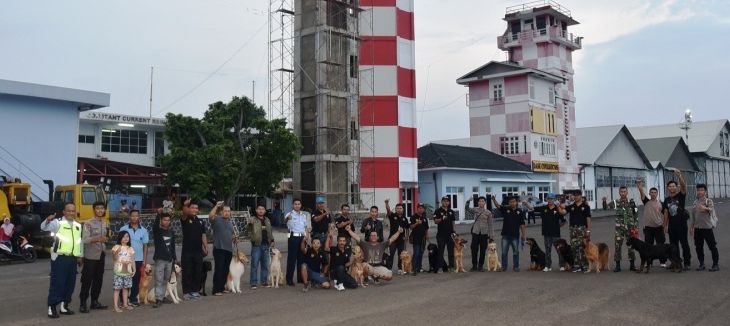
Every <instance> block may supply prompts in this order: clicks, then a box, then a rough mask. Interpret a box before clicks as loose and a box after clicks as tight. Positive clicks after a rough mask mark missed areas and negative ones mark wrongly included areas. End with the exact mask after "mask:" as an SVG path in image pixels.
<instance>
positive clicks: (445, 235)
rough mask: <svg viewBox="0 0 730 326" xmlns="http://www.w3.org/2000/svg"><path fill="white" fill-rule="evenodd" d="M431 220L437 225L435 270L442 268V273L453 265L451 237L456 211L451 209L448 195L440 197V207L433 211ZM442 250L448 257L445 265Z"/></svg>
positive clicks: (452, 267)
mask: <svg viewBox="0 0 730 326" xmlns="http://www.w3.org/2000/svg"><path fill="white" fill-rule="evenodd" d="M433 221H434V223H436V225H438V227H437V229H436V243H437V246H438V250H437V251H438V252H437V254H436V256H437V257H436V261H437V264H436V271H435V272H434V273H438V270H439V269H442V270H443V271H444V273H446V272H447V271H449V269H451V270H453V269H454V267H455V265H454V239H453V238H452V237H451V235H452V234H454V222H455V221H456V212H454V211H453V210H452V209H451V199H450V198H449V197H448V196H444V197H442V198H441V207H439V208H438V209H436V211H434V212H433ZM444 250H447V251H448V252H447V253H446V254H447V256H448V257H449V265H446V261H445V260H444Z"/></svg>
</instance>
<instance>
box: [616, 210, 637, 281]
mask: <svg viewBox="0 0 730 326" xmlns="http://www.w3.org/2000/svg"><path fill="white" fill-rule="evenodd" d="M638 227H639V215H638V210H637V209H636V203H635V202H634V200H633V199H631V200H625V199H624V200H619V201H617V202H616V232H615V233H614V238H613V240H614V252H613V260H614V261H615V262H616V268H615V269H614V271H616V272H618V271H620V270H621V247H622V246H623V244H624V243H625V242H626V239H628V237H630V236H631V233H630V232H631V230H632V229H636V228H638ZM627 247H628V246H627ZM628 251H629V259H630V260H631V270H635V268H634V260H635V259H636V254H635V253H634V249H632V248H631V247H629V248H628Z"/></svg>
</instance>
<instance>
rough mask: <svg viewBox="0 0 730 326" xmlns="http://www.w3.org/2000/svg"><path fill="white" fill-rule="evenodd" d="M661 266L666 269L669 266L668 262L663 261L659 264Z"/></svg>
mask: <svg viewBox="0 0 730 326" xmlns="http://www.w3.org/2000/svg"><path fill="white" fill-rule="evenodd" d="M659 266H660V267H661V268H664V269H666V268H667V264H666V263H661V264H659Z"/></svg>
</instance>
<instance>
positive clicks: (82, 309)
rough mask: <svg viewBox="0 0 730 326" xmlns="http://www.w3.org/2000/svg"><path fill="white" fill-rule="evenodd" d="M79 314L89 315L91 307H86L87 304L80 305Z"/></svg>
mask: <svg viewBox="0 0 730 326" xmlns="http://www.w3.org/2000/svg"><path fill="white" fill-rule="evenodd" d="M79 312H80V313H82V314H88V313H89V307H87V306H86V304H85V303H82V304H80V305H79Z"/></svg>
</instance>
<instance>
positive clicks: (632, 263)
mask: <svg viewBox="0 0 730 326" xmlns="http://www.w3.org/2000/svg"><path fill="white" fill-rule="evenodd" d="M629 270H630V271H632V272H636V266H634V260H633V259H632V260H630V261H629Z"/></svg>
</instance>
